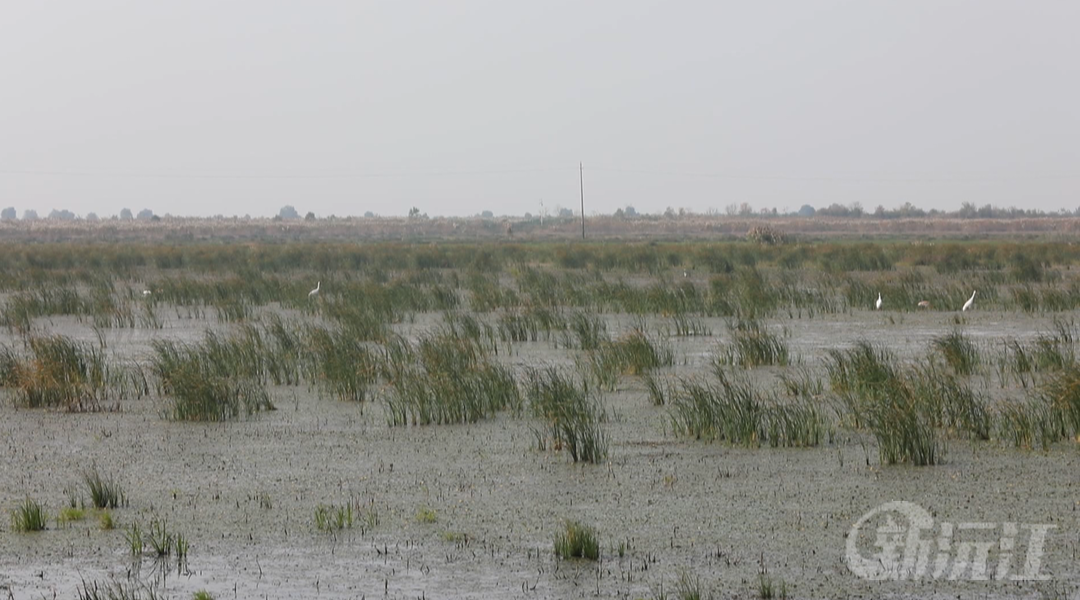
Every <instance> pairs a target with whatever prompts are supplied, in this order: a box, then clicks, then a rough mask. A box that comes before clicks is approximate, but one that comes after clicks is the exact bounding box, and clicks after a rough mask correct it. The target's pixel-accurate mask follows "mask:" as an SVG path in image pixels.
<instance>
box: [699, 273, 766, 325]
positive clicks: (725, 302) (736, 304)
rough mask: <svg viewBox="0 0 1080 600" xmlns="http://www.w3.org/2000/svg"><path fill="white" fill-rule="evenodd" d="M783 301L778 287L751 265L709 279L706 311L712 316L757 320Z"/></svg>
mask: <svg viewBox="0 0 1080 600" xmlns="http://www.w3.org/2000/svg"><path fill="white" fill-rule="evenodd" d="M781 301H782V296H781V295H780V292H779V289H778V288H777V286H774V285H773V283H772V282H770V281H769V280H768V278H767V277H766V276H765V275H764V274H762V273H761V271H759V270H758V269H757V268H755V267H753V266H747V267H742V268H740V269H738V270H736V271H735V272H734V273H730V274H721V275H717V276H715V277H713V278H712V279H710V280H709V293H708V295H707V296H706V297H705V307H706V308H705V310H706V312H707V313H708V314H711V315H720V316H728V317H739V318H743V319H758V318H762V317H767V316H769V315H772V314H773V313H775V312H776V310H777V308H779V306H780V303H781Z"/></svg>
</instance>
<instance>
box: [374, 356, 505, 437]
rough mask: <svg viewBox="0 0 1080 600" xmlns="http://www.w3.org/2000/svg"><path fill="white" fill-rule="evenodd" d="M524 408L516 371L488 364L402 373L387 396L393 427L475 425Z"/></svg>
mask: <svg viewBox="0 0 1080 600" xmlns="http://www.w3.org/2000/svg"><path fill="white" fill-rule="evenodd" d="M519 405H520V392H519V391H518V388H517V382H516V381H515V379H514V376H513V374H512V372H511V371H510V370H509V369H508V368H506V367H504V366H502V365H496V364H492V363H488V362H484V363H483V364H482V365H478V366H476V367H474V368H472V369H470V370H468V371H450V372H446V371H437V372H434V373H432V372H427V371H425V370H423V369H421V368H418V367H415V366H414V367H408V368H405V369H401V370H399V371H398V374H397V378H396V379H395V380H394V382H393V387H392V388H391V392H390V394H389V395H388V397H387V407H388V409H389V410H388V419H389V422H390V424H391V425H399V426H400V425H407V424H412V425H441V424H449V423H475V422H476V421H479V420H481V419H488V418H491V417H493V416H494V415H495V413H497V412H499V411H502V410H506V409H515V410H516V408H517V407H518V406H519Z"/></svg>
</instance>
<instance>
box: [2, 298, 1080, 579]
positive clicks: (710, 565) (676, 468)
mask: <svg viewBox="0 0 1080 600" xmlns="http://www.w3.org/2000/svg"><path fill="white" fill-rule="evenodd" d="M958 317H961V315H960V313H942V312H926V313H905V314H892V313H888V312H887V311H883V312H862V313H855V314H853V315H828V316H826V317H825V318H818V317H815V318H813V319H787V318H778V319H774V320H771V321H769V324H770V326H771V327H773V328H774V329H777V330H779V329H780V328H784V329H785V330H786V331H787V333H788V335H789V337H788V341H789V342H790V344H791V347H792V350H793V352H794V354H795V355H796V356H797V361H798V362H799V363H801V364H802V365H805V366H807V367H809V368H812V369H815V370H820V367H821V363H822V359H823V356H824V354H825V352H826V351H827V350H828V349H831V348H843V347H847V346H849V345H851V344H852V343H854V342H855V341H856V340H858V339H860V338H865V339H869V340H871V341H874V342H877V343H883V344H886V345H888V346H890V347H891V348H892V349H893V350H894V351H895V352H896V353H897V354H898V356H899V357H900V358H901V359H905V360H906V359H910V358H912V357H914V356H916V355H920V354H922V353H923V352H924V351H925V348H926V346H927V344H928V343H929V342H930V340H931V339H932V338H933V337H935V336H937V335H941V334H942V333H945V332H948V331H950V330H951V329H952V328H953V327H957V326H959V327H962V329H963V331H964V332H965V333H966V334H967V335H969V336H971V337H972V338H973V339H974V340H976V341H977V342H978V343H979V344H980V346H981V347H982V348H985V349H986V351H987V353H989V352H990V351H991V350H993V349H995V348H997V347H999V346H1000V343H1001V340H1004V339H1019V340H1025V339H1030V338H1032V337H1033V336H1035V335H1037V334H1038V333H1039V332H1040V331H1045V330H1048V329H1049V328H1050V326H1051V322H1050V320H1049V319H1040V318H1032V317H1029V316H1025V315H1020V314H1011V313H1010V314H994V313H989V312H974V313H967V314H964V315H962V320H963V322H962V323H961V324H960V325H957V324H956V323H955V319H957V318H958ZM605 318H607V319H608V322H609V330H610V331H611V332H612V333H613V334H615V335H617V334H618V333H620V332H621V331H625V330H627V329H628V328H630V327H632V326H633V325H634V324H636V323H637V319H636V318H632V317H630V316H627V315H607V316H606V317H605ZM437 322H438V317H437V316H435V315H421V316H419V317H418V319H417V321H416V322H415V323H409V324H404V325H401V326H400V329H401V331H402V332H404V333H407V334H409V333H411V334H413V335H415V334H416V333H418V332H421V331H424V330H425V329H427V328H429V327H431V326H433V325H434V324H435V323H437ZM707 324H708V326H709V328H710V329H711V330H712V331H713V333H714V335H713V336H711V337H701V338H682V339H677V338H672V339H671V343H672V344H673V346H674V348H675V350H676V356H677V358H676V363H677V366H676V367H673V368H672V369H671V372H673V373H676V374H679V375H691V374H701V375H704V374H706V373H707V371H708V370H709V369H710V361H711V358H712V352H713V351H714V350H715V348H716V345H717V343H718V342H719V341H721V340H723V339H725V337H726V326H725V324H724V321H723V320H720V319H708V320H707ZM42 325H43V326H48V328H49V329H50V330H51V331H55V332H59V333H65V334H67V335H71V336H73V337H76V338H79V339H85V340H87V341H94V340H96V335H95V334H94V333H93V332H92V331H91V330H89V329H88V328H86V327H85V326H83V325H80V324H78V323H77V322H74V321H66V320H63V319H53V320H52V321H51V324H50V323H49V322H43V323H42ZM650 325H651V327H653V328H656V327H663V326H664V325H665V322H664V320H663V319H655V320H653V321H650ZM206 326H208V324H207V323H206V322H201V321H195V320H186V319H182V320H171V321H167V322H166V327H165V328H164V329H162V330H158V331H146V330H112V331H108V332H107V335H108V336H109V349H110V351H112V352H115V353H117V354H118V355H120V356H126V357H140V356H144V355H145V353H146V351H147V349H148V344H149V342H150V340H151V339H153V338H154V337H167V338H173V339H184V340H195V339H198V338H200V337H201V334H202V330H203V328H204V327H206ZM209 326H213V327H219V325H217V324H211V325H209ZM501 350H502V351H503V353H502V354H501V355H500V360H505V361H507V362H509V363H511V364H516V365H532V366H535V365H538V364H544V363H552V364H572V363H573V355H572V352H571V351H566V350H564V349H561V348H560V349H553V348H552V346H551V344H549V343H547V342H536V343H527V344H518V345H515V346H514V347H513V348H512V351H511V352H510V353H509V354H507V353H506V352H505V350H506V349H505V348H501ZM778 371H779V369H777V368H767V369H758V370H756V371H754V372H753V374H752V376H754V377H757V378H760V381H761V382H763V384H767V382H769V381H771V380H772V379H774V378H775V375H776V373H777V372H778ZM996 387H998V386H997V385H996V384H993V385H990V386H989V391H991V392H992V393H993V394H995V395H996V396H1008V395H1010V394H1011V395H1014V396H1017V397H1019V396H1018V394H1020V393H1021V392H1013V391H1011V390H1006V391H1001V390H999V389H994V388H996ZM273 392H274V397H275V403H276V405H277V407H278V410H276V411H273V412H270V413H264V414H261V415H259V416H256V417H254V418H252V419H249V420H246V421H240V422H235V423H226V424H210V425H207V424H191V423H175V422H170V421H166V420H163V419H162V418H161V417H160V414H161V410H162V408H163V406H164V405H163V400H161V399H158V398H151V399H143V400H133V401H129V402H124V403H123V404H122V406H121V410H120V411H119V412H107V413H96V414H63V413H53V412H44V411H36V410H34V411H31V410H15V409H13V408H12V407H11V404H10V402H6V403H4V405H3V407H2V408H0V439H2V440H3V441H4V442H3V448H4V468H3V470H2V471H0V506H2V507H4V508H5V509H7V508H11V507H14V506H15V505H16V504H17V503H19V502H20V501H21V500H22V499H23V498H25V497H26V496H30V497H33V498H36V499H38V500H41V501H43V502H44V503H45V504H46V506H47V508H48V509H49V511H50V513H51V514H54V515H55V514H56V513H57V512H58V511H59V509H60V508H61V507H62V505H63V504H64V502H65V500H64V499H65V497H66V496H65V493H64V490H65V489H66V488H69V487H72V486H78V485H79V484H80V474H81V472H82V470H83V469H85V468H87V467H89V466H91V465H97V466H98V467H99V468H100V469H101V470H102V471H103V472H106V473H113V474H116V475H117V477H118V479H119V480H120V481H121V483H122V484H123V485H124V487H125V490H126V492H127V496H128V501H129V506H128V507H127V508H122V509H118V510H116V511H114V514H113V517H114V520H115V522H116V529H114V530H111V531H102V530H100V529H99V528H98V527H97V524H96V521H95V520H94V519H93V518H90V517H88V519H87V520H86V521H83V522H77V523H74V524H72V525H71V526H70V527H67V526H61V527H58V526H56V525H55V524H53V523H51V524H50V528H49V530H47V531H45V532H42V533H38V534H14V533H12V532H10V531H7V530H5V531H3V532H2V533H0V585H2V586H4V589H6V591H9V592H10V595H11V596H12V597H14V598H40V597H42V596H45V597H52V596H53V595H54V594H55V595H56V596H57V597H75V590H76V588H77V586H78V585H79V584H80V581H83V580H85V581H94V580H102V579H104V578H106V577H116V578H119V580H121V581H128V578H129V577H132V578H134V579H136V580H138V581H142V582H146V583H148V584H153V585H155V586H157V587H158V589H159V591H163V592H165V593H166V595H167V596H169V597H175V598H188V597H190V596H191V595H192V593H193V592H195V591H197V590H201V589H205V590H208V591H210V592H212V593H213V594H214V595H215V597H217V598H227V597H238V598H253V597H257V598H296V597H319V598H361V597H384V596H386V597H390V598H416V597H426V598H450V597H453V598H478V599H480V598H482V599H495V598H508V597H521V598H573V597H596V596H599V597H610V598H638V597H655V596H658V595H660V594H661V592H663V593H665V594H667V595H668V596H669V597H670V596H672V595H673V594H674V592H675V589H676V583H677V581H678V578H679V576H680V575H681V574H684V573H685V574H688V575H690V576H691V577H697V578H700V582H701V586H702V589H703V590H704V591H706V592H712V593H714V594H715V595H717V596H718V597H748V596H756V595H757V594H758V584H759V578H760V573H761V572H762V571H765V572H767V574H768V576H769V577H771V578H772V579H773V580H774V581H776V582H779V581H781V580H782V581H783V582H785V583H786V586H787V592H788V595H789V596H790V597H793V598H821V597H850V596H854V595H861V596H864V597H918V598H925V597H940V598H946V597H948V598H956V597H958V596H959V597H971V598H1006V597H1017V596H1020V597H1041V596H1042V594H1044V593H1058V594H1060V595H1073V594H1076V593H1077V591H1078V590H1080V567H1078V563H1077V556H1080V449H1078V447H1077V444H1076V443H1061V444H1058V445H1057V446H1055V447H1054V448H1052V449H1051V450H1050V451H1049V452H1045V453H1044V452H1031V451H1022V450H1016V449H1013V448H1011V447H1008V446H1005V445H1002V444H998V443H996V442H989V443H969V442H967V441H962V440H955V439H954V440H950V442H949V447H948V455H947V462H946V464H943V465H940V466H935V467H925V468H912V467H905V466H898V467H883V466H881V465H879V464H878V460H877V452H876V447H875V446H874V443H873V440H872V439H868V438H866V437H864V436H862V435H860V434H856V433H853V432H850V431H848V430H843V429H841V430H838V432H837V437H836V439H835V440H832V441H831V442H830V443H828V444H825V445H824V446H822V447H819V448H813V449H770V448H758V449H743V448H730V447H727V446H724V445H721V444H707V443H702V442H696V441H692V440H686V439H681V438H676V437H674V436H672V435H671V434H670V432H669V431H668V427H667V424H668V416H667V415H668V413H667V409H666V408H664V407H655V406H653V405H652V404H651V403H650V401H649V399H648V397H647V394H646V393H645V388H644V386H643V385H642V384H641V382H640V381H638V380H635V379H624V380H623V381H622V383H621V384H620V390H619V391H618V392H615V393H608V394H606V395H605V396H604V404H605V407H606V408H607V410H608V412H609V415H610V416H611V419H610V421H609V423H608V425H607V431H608V433H609V435H610V436H611V460H610V461H609V463H608V464H605V465H584V466H582V465H574V464H571V463H570V462H569V459H568V457H566V456H565V455H564V454H560V453H552V452H540V451H538V450H536V448H535V438H534V434H533V432H532V427H533V426H534V425H535V424H534V423H532V422H531V420H530V419H527V418H517V417H513V416H510V415H503V416H500V417H499V418H496V419H494V420H491V421H487V422H482V423H478V424H474V425H455V426H439V427H414V428H390V427H388V426H387V425H386V420H385V417H384V415H383V413H382V406H383V405H382V403H381V402H380V401H375V402H371V403H366V404H364V405H358V404H350V403H344V402H339V401H337V400H333V399H329V398H322V397H320V396H319V394H318V393H317V392H316V391H314V390H311V389H308V388H306V387H296V388H276V389H274V390H273ZM267 500H268V502H267ZM893 500H907V501H910V502H914V503H916V504H918V505H920V506H922V507H923V508H925V509H927V510H929V511H930V512H931V513H932V514H933V515H934V518H935V519H937V520H938V521H949V522H954V523H963V522H986V523H1004V522H1019V523H1028V524H1053V525H1055V526H1056V529H1054V530H1052V531H1051V533H1050V535H1049V537H1048V539H1047V542H1046V546H1045V550H1046V554H1045V557H1044V559H1043V563H1042V565H1041V571H1040V573H1041V574H1043V575H1046V576H1048V577H1049V578H1050V579H1049V580H1047V581H1041V582H1010V581H997V580H989V581H943V580H937V581H921V582H913V581H883V582H874V581H866V580H863V579H860V578H858V577H856V576H855V575H854V574H853V573H852V571H851V570H850V569H849V568H848V566H847V564H846V563H845V560H846V559H845V544H846V537H847V535H848V533H849V530H850V529H851V527H852V525H853V524H854V523H855V522H856V520H858V519H859V517H860V516H862V515H863V514H865V513H866V512H867V511H869V510H871V509H873V508H875V507H877V506H879V505H881V504H882V503H885V502H888V501H893ZM346 502H358V503H360V504H361V505H363V506H368V505H370V506H374V507H375V508H376V509H377V511H378V515H379V522H378V524H377V525H375V526H374V527H372V528H371V529H370V530H368V529H367V528H366V527H362V526H360V525H357V526H354V527H353V528H352V529H347V530H344V531H343V532H340V533H338V534H336V535H330V534H327V533H320V532H318V531H316V528H315V525H314V519H313V514H314V509H315V507H316V506H318V505H319V504H337V505H341V504H344V503H346ZM421 510H431V511H434V513H435V521H434V522H433V523H429V522H420V520H418V519H417V514H418V512H420V511H421ZM152 519H166V520H167V523H168V527H169V528H170V529H172V530H174V531H177V532H180V533H182V534H183V535H184V536H186V537H187V538H188V539H189V540H190V544H191V546H190V555H189V559H188V562H187V564H186V565H185V566H184V567H183V568H181V569H179V570H178V569H177V568H176V565H175V564H174V563H167V564H166V565H165V566H164V570H162V568H161V567H160V566H156V565H155V564H154V563H153V562H152V561H151V560H149V559H143V560H142V561H140V562H139V563H138V564H135V563H133V562H132V559H131V558H130V557H129V555H128V549H127V543H126V542H125V538H124V536H125V530H126V528H127V527H129V526H130V524H131V523H132V522H136V521H137V522H139V523H140V525H142V526H144V528H145V526H146V525H147V524H148V523H149V522H150V521H151V520H152ZM565 519H576V520H580V521H581V522H583V523H587V524H591V525H594V526H596V527H597V528H598V530H599V532H600V540H601V551H602V555H603V557H602V560H601V561H600V562H598V563H589V562H577V561H559V560H556V559H555V557H554V555H553V553H552V540H553V539H554V537H555V534H556V532H557V531H558V529H559V528H560V527H561V525H562V523H563V521H564V520H565ZM462 536H467V538H466V539H467V542H466V541H464V540H459V541H454V540H455V539H456V538H460V537H462ZM994 539H996V538H994ZM620 544H622V545H623V546H624V551H623V552H622V556H620V553H619V546H620ZM1018 570H1019V568H1018V569H1016V571H1018ZM0 593H2V592H0Z"/></svg>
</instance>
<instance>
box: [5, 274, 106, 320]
mask: <svg viewBox="0 0 1080 600" xmlns="http://www.w3.org/2000/svg"><path fill="white" fill-rule="evenodd" d="M94 312H95V311H94V305H93V302H92V301H91V300H89V299H87V298H83V297H82V296H81V295H80V294H79V291H78V289H76V287H75V286H74V285H44V286H39V287H38V288H37V289H33V290H28V291H20V292H18V293H15V294H12V295H11V296H10V297H9V298H8V300H7V303H6V305H5V307H4V310H3V311H0V315H2V316H0V324H3V325H4V326H6V327H8V328H9V329H14V330H18V331H27V330H28V329H29V328H30V325H31V323H32V322H33V320H34V319H35V318H38V317H46V316H52V315H79V316H82V315H90V314H94Z"/></svg>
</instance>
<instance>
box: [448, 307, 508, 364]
mask: <svg viewBox="0 0 1080 600" xmlns="http://www.w3.org/2000/svg"><path fill="white" fill-rule="evenodd" d="M442 331H443V332H444V333H443V335H444V336H445V337H450V338H464V339H469V340H472V341H474V342H476V343H477V344H479V345H481V346H482V347H484V349H485V350H489V351H491V352H494V353H495V354H498V353H499V344H498V341H497V340H498V339H499V336H498V334H497V333H496V328H495V327H493V326H492V325H491V324H490V323H486V322H484V321H483V320H481V319H478V318H477V317H476V315H472V314H469V313H461V312H457V311H447V312H446V313H444V315H443V326H442Z"/></svg>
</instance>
